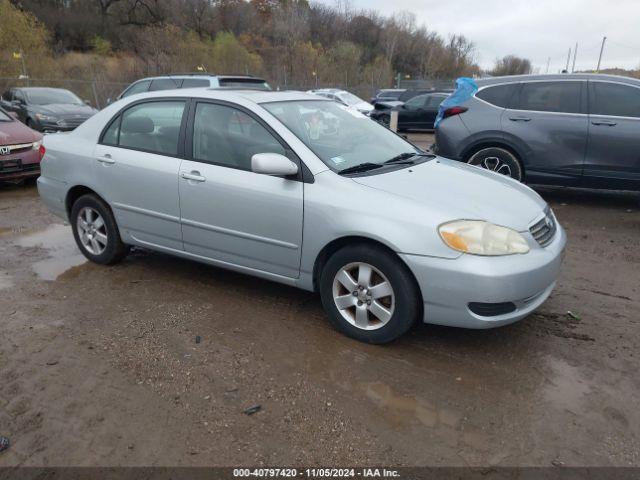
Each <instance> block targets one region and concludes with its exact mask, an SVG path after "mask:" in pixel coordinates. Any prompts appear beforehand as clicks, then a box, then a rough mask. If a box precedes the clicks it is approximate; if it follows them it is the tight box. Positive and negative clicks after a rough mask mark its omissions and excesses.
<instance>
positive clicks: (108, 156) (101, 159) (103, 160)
mask: <svg viewBox="0 0 640 480" xmlns="http://www.w3.org/2000/svg"><path fill="white" fill-rule="evenodd" d="M96 158H97V160H98V161H99V162H100V163H107V164H109V165H111V164H113V163H116V161H115V160H114V159H113V158H111V154H110V153H105V154H104V155H102V156H101V157H96Z"/></svg>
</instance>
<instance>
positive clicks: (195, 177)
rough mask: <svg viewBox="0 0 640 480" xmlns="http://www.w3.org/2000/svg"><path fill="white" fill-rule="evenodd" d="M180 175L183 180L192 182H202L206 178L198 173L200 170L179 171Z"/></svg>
mask: <svg viewBox="0 0 640 480" xmlns="http://www.w3.org/2000/svg"><path fill="white" fill-rule="evenodd" d="M180 176H181V177H182V178H184V179H185V180H191V181H193V182H204V181H205V180H206V178H205V177H203V176H202V175H200V172H196V171H193V172H180Z"/></svg>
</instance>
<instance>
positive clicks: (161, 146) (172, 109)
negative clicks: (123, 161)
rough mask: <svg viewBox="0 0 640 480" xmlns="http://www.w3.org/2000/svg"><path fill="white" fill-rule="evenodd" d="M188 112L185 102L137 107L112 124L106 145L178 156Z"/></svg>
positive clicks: (145, 104) (128, 110)
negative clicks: (183, 119) (179, 139)
mask: <svg viewBox="0 0 640 480" xmlns="http://www.w3.org/2000/svg"><path fill="white" fill-rule="evenodd" d="M184 109H185V102H184V101H175V100H172V101H166V102H148V103H140V104H138V105H134V106H133V107H131V108H129V109H127V110H126V111H125V112H124V113H123V114H122V119H121V120H120V121H118V120H115V121H113V122H112V123H111V125H110V126H109V128H108V129H107V131H106V132H105V134H104V135H103V137H102V143H106V144H112V145H113V144H116V142H117V145H118V146H120V147H123V148H131V149H133V150H142V151H145V152H151V153H158V154H161V155H171V156H175V155H177V153H178V138H179V136H180V126H181V125H182V116H183V113H184Z"/></svg>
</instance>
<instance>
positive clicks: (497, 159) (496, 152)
mask: <svg viewBox="0 0 640 480" xmlns="http://www.w3.org/2000/svg"><path fill="white" fill-rule="evenodd" d="M467 163H468V164H470V165H476V166H478V167H481V168H484V169H486V170H491V171H492V172H496V173H500V174H502V175H506V176H507V177H511V178H513V179H514V180H518V181H519V182H521V181H522V180H523V178H524V175H523V171H522V166H521V165H520V162H519V161H518V159H517V158H516V157H515V155H514V154H513V153H511V152H510V151H509V150H505V149H504V148H499V147H489V148H483V149H482V150H479V151H477V152H476V153H474V154H473V155H471V157H469V159H468V160H467Z"/></svg>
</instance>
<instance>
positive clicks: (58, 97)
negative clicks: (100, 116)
mask: <svg viewBox="0 0 640 480" xmlns="http://www.w3.org/2000/svg"><path fill="white" fill-rule="evenodd" d="M0 106H1V107H2V108H4V109H5V110H7V111H9V112H15V113H16V114H17V115H18V118H19V119H20V121H22V122H23V123H25V124H26V125H27V126H28V127H30V128H32V129H34V130H38V131H39V132H45V133H50V132H65V131H70V130H73V129H74V128H76V127H77V126H78V125H80V124H81V123H82V122H84V121H85V120H86V119H87V118H89V117H91V116H92V115H94V114H95V113H96V112H97V110H96V109H95V108H93V107H92V106H90V105H88V104H87V102H83V101H82V100H80V98H79V97H78V96H77V95H76V94H75V93H73V92H71V91H69V90H65V89H64V88H48V87H20V88H11V89H9V90H7V91H6V92H4V93H3V94H2V99H1V100H0Z"/></svg>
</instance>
